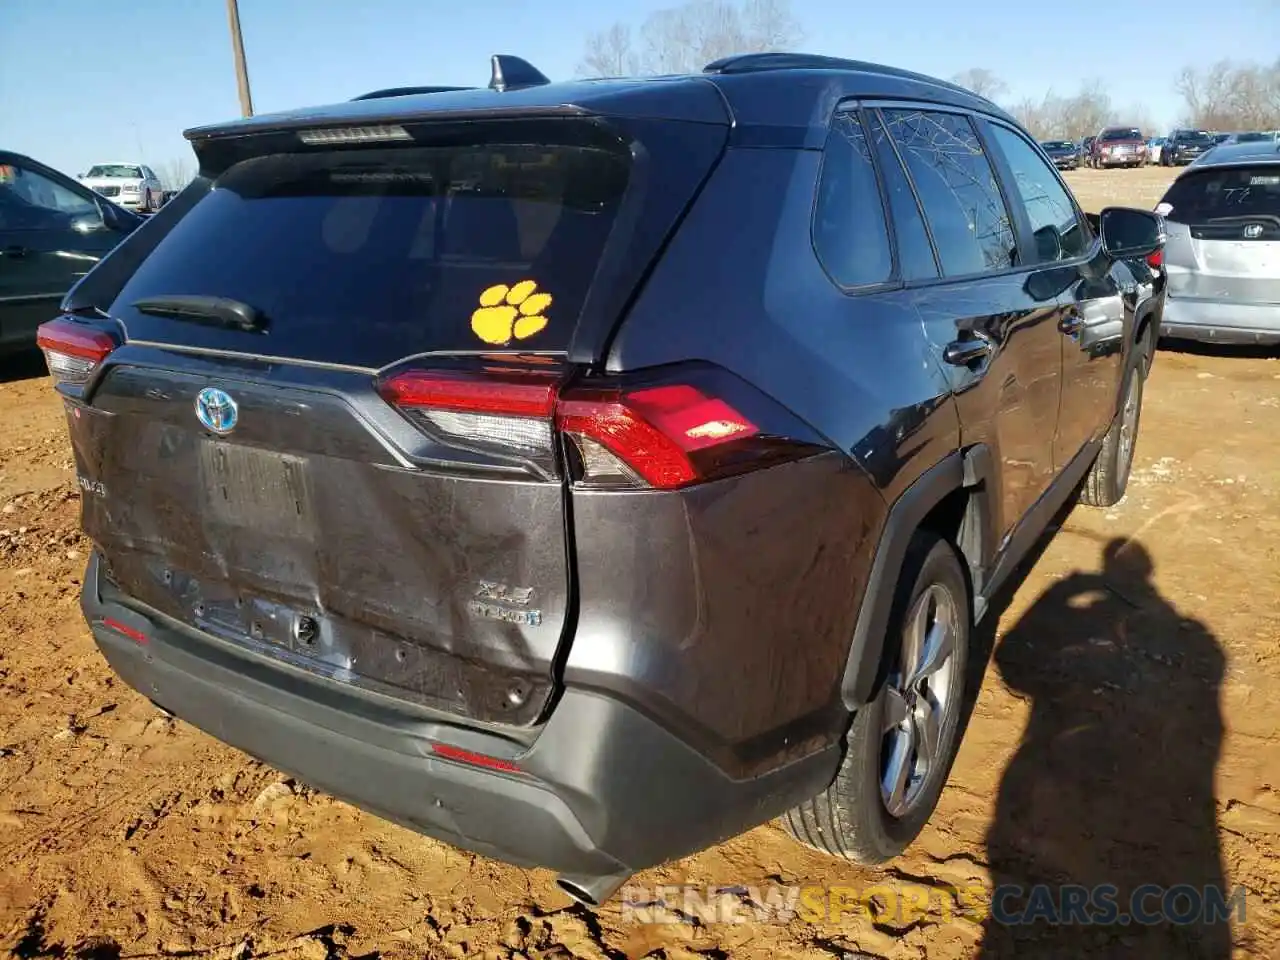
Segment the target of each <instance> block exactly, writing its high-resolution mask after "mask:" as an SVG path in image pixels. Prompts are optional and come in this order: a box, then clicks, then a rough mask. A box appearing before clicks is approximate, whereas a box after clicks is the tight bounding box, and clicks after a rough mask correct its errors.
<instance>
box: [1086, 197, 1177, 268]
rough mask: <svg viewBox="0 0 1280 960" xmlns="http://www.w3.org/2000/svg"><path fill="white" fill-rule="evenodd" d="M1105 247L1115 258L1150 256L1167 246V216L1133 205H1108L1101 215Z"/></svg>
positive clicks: (1101, 231)
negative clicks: (1165, 224)
mask: <svg viewBox="0 0 1280 960" xmlns="http://www.w3.org/2000/svg"><path fill="white" fill-rule="evenodd" d="M1098 224H1099V229H1098V232H1099V233H1100V234H1101V235H1102V250H1103V252H1104V253H1106V255H1107V256H1108V257H1110V258H1111V259H1113V260H1133V259H1139V258H1141V257H1146V256H1149V255H1151V254H1153V253H1155V252H1156V251H1157V250H1159V249H1160V248H1161V247H1163V246H1164V244H1165V240H1166V239H1168V236H1167V234H1166V232H1165V226H1164V218H1163V217H1161V216H1160V215H1159V214H1156V213H1151V212H1150V211H1147V210H1138V209H1135V208H1133V207H1107V208H1106V209H1105V210H1103V211H1102V213H1101V214H1099V215H1098Z"/></svg>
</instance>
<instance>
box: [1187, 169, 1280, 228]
mask: <svg viewBox="0 0 1280 960" xmlns="http://www.w3.org/2000/svg"><path fill="white" fill-rule="evenodd" d="M1163 202H1164V203H1166V204H1168V205H1169V207H1170V209H1169V211H1168V213H1167V214H1166V216H1167V217H1168V218H1169V219H1170V220H1174V221H1176V222H1178V223H1190V224H1201V223H1210V222H1212V221H1214V220H1221V219H1235V218H1237V217H1258V216H1265V217H1280V164H1278V165H1275V166H1258V167H1238V168H1227V169H1218V170H1214V169H1207V170H1201V171H1198V172H1195V173H1189V174H1185V175H1183V176H1181V177H1179V178H1178V179H1177V180H1175V181H1174V182H1173V186H1171V187H1170V188H1169V190H1168V192H1167V193H1166V194H1165V195H1164V200H1163Z"/></svg>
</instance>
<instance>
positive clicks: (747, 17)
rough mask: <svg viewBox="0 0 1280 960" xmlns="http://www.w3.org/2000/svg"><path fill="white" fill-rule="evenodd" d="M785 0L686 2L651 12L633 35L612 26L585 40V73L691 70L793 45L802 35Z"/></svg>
mask: <svg viewBox="0 0 1280 960" xmlns="http://www.w3.org/2000/svg"><path fill="white" fill-rule="evenodd" d="M802 37H803V32H802V30H801V28H800V25H799V22H798V21H797V20H796V19H795V17H794V16H792V13H791V5H790V0H742V2H741V3H734V2H730V0H687V2H685V3H683V4H681V5H679V6H674V7H666V8H664V9H661V10H656V11H654V12H653V13H652V14H650V15H649V17H648V18H647V19H646V20H645V21H644V23H643V24H641V26H640V29H639V31H638V37H635V38H633V36H632V33H631V30H630V28H629V27H628V26H626V25H625V24H615V25H614V26H612V27H610V28H609V29H607V30H603V31H600V32H599V33H594V34H592V35H591V36H589V37H588V38H587V45H586V53H585V55H584V56H583V59H582V63H581V64H580V66H579V68H578V69H579V72H580V73H581V74H583V75H585V76H593V77H599V76H620V75H628V74H630V75H636V74H670V73H697V72H698V71H700V70H702V68H703V67H704V66H706V65H707V64H708V63H710V62H711V61H712V60H718V59H720V58H721V57H727V56H730V55H732V54H736V53H763V52H768V51H778V50H787V49H792V48H794V47H795V46H796V45H797V44H798V43H799V42H800V41H801V39H802Z"/></svg>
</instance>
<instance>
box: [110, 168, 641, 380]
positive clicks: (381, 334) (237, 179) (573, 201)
mask: <svg viewBox="0 0 1280 960" xmlns="http://www.w3.org/2000/svg"><path fill="white" fill-rule="evenodd" d="M628 174H629V155H628V154H627V153H626V152H625V150H623V149H622V148H621V147H619V148H618V149H616V150H615V149H611V148H609V147H600V146H594V145H592V146H583V145H536V144H527V143H484V144H479V145H469V146H439V147H428V146H405V147H396V148H373V149H368V148H366V149H348V150H324V151H318V152H308V153H303V154H278V155H271V156H265V157H260V158H257V159H253V160H248V161H245V162H242V163H240V164H238V165H236V166H234V167H232V168H231V169H230V170H228V171H227V172H226V173H225V174H223V175H222V176H221V177H220V178H219V179H218V180H217V182H216V183H215V184H214V188H213V189H212V190H211V191H210V192H209V193H208V194H207V195H206V196H205V197H204V198H203V199H201V200H200V201H199V202H198V203H197V204H196V205H195V206H194V207H193V208H192V209H191V211H190V212H189V213H187V214H186V216H184V217H183V218H182V219H181V220H180V221H178V222H177V223H176V224H175V225H174V227H173V229H172V231H171V232H170V233H169V234H168V235H167V236H166V237H165V239H164V240H163V241H162V242H161V243H160V245H159V246H158V247H157V248H156V249H155V251H154V252H153V253H152V254H151V255H150V256H149V257H148V258H147V259H146V260H145V261H144V262H143V263H142V264H141V266H140V267H139V268H138V270H137V271H136V272H135V273H134V274H133V276H132V277H131V278H130V279H129V281H128V282H127V283H126V284H125V286H124V287H123V289H121V291H120V292H119V294H118V296H117V297H116V299H115V302H114V303H113V304H112V307H111V312H112V313H113V314H115V315H117V316H129V315H130V314H131V308H130V304H132V303H134V302H136V301H138V300H140V299H142V298H152V297H162V296H166V295H203V296H218V297H229V298H232V299H235V300H239V301H242V302H244V303H246V304H248V305H250V306H252V307H253V308H255V309H256V310H258V311H260V312H261V313H262V314H263V315H265V317H266V318H267V322H268V324H269V327H270V330H271V336H272V339H273V349H279V348H280V347H281V346H282V344H281V342H280V341H281V338H283V339H284V340H285V341H287V342H288V343H289V344H290V345H291V346H290V347H289V348H288V352H290V353H295V354H296V353H297V352H298V351H297V350H296V349H294V347H293V346H292V345H296V344H309V346H308V347H307V348H306V351H305V352H306V353H307V355H309V356H316V355H317V352H319V353H320V354H322V355H323V356H324V358H325V359H333V360H342V359H344V354H346V353H347V352H348V351H351V350H352V349H353V348H352V345H353V344H359V343H360V342H361V341H367V340H369V339H376V340H379V341H381V342H383V343H385V344H386V345H387V346H388V348H390V349H392V350H393V351H398V350H401V349H402V350H404V351H405V352H406V353H407V352H416V351H419V350H427V349H450V348H454V349H457V348H468V347H470V348H475V347H481V348H482V347H484V346H485V345H486V344H491V345H509V344H511V343H515V342H520V343H521V345H522V346H527V347H529V348H530V349H553V350H559V349H564V348H565V347H566V346H567V344H568V341H569V338H570V336H571V334H572V331H573V328H574V325H575V321H576V318H577V315H578V313H579V311H580V309H581V306H582V303H583V301H584V299H585V297H586V294H587V290H588V287H589V286H590V284H591V281H592V279H593V277H594V274H595V271H596V267H597V265H598V263H599V260H600V257H601V254H602V251H603V248H604V246H605V242H606V240H607V239H608V237H609V234H610V231H611V229H612V227H613V223H614V219H615V215H616V213H617V210H618V207H619V204H620V202H621V199H622V196H623V194H624V192H625V189H626V186H627V182H628ZM481 311H485V312H481ZM354 352H356V353H366V354H367V353H369V352H370V351H368V350H360V349H355V350H354ZM392 355H403V354H397V353H394V352H393V354H392Z"/></svg>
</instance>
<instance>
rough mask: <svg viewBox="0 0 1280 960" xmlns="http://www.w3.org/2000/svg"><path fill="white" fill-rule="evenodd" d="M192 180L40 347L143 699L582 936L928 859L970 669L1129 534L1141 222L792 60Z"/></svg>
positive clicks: (834, 73)
mask: <svg viewBox="0 0 1280 960" xmlns="http://www.w3.org/2000/svg"><path fill="white" fill-rule="evenodd" d="M187 136H188V138H189V139H190V141H191V143H192V145H193V146H194V149H195V152H196V155H197V158H198V160H199V169H200V176H199V177H198V178H197V180H196V181H195V182H194V183H193V184H192V185H191V186H189V187H188V188H187V189H186V190H184V191H183V193H182V194H181V195H180V196H178V197H177V198H175V199H174V200H173V201H172V202H170V203H169V204H167V205H166V206H164V207H163V208H161V210H160V211H159V212H158V213H157V214H156V215H155V216H154V217H153V218H152V219H151V220H150V221H149V222H148V224H147V225H146V227H145V228H144V229H142V230H139V231H138V232H137V234H136V235H135V236H134V237H133V238H132V239H130V240H129V241H126V243H125V244H123V245H122V246H121V247H119V248H118V249H117V250H116V252H114V253H113V254H112V255H111V256H110V257H108V258H107V259H106V260H104V261H103V262H102V264H101V265H100V266H99V267H97V268H96V269H95V270H94V271H93V272H92V273H91V274H90V275H89V276H88V277H86V278H85V280H84V281H82V282H81V283H80V284H79V285H78V286H77V287H76V289H75V290H73V291H72V293H71V294H70V296H69V297H68V298H67V300H66V302H65V303H64V305H63V307H64V311H65V312H64V315H63V316H62V317H60V318H59V319H57V320H55V321H52V322H50V323H48V324H46V325H45V326H44V327H43V328H42V330H41V343H42V345H43V346H44V349H45V353H46V356H47V357H48V361H49V366H50V369H51V370H52V371H53V374H54V378H55V382H56V388H57V390H58V391H59V393H60V394H61V396H62V397H63V399H64V400H65V404H66V407H67V411H68V416H67V424H68V427H69V430H70V433H71V440H72V443H73V445H74V450H75V459H76V468H77V470H78V472H79V477H80V484H81V487H82V488H83V490H84V495H83V498H82V503H83V523H84V527H85V530H86V531H87V532H88V534H89V536H90V537H91V538H92V540H93V543H94V550H93V555H92V560H91V561H90V564H89V569H88V571H87V573H86V576H85V579H84V589H83V600H82V602H83V608H84V613H85V616H86V618H87V619H88V621H89V623H90V625H91V626H92V629H93V633H94V636H95V638H96V640H97V642H98V644H99V645H100V647H101V649H102V651H103V653H104V654H105V655H106V657H107V659H108V660H109V661H110V663H111V665H112V666H113V667H114V668H115V670H116V671H117V672H118V673H119V674H120V676H122V677H123V678H124V679H125V681H127V682H128V683H129V684H130V685H132V686H133V687H134V688H135V689H137V690H139V691H141V692H142V693H143V694H144V695H145V696H147V697H150V698H152V699H153V700H155V701H156V702H157V703H159V704H161V705H162V706H164V707H165V708H166V709H168V710H170V711H172V712H174V713H176V714H178V715H179V716H180V717H183V718H185V719H187V720H189V721H190V722H192V723H193V724H195V725H196V726H198V727H201V728H202V729H204V730H207V731H209V732H210V733H211V734H213V735H214V736H216V737H219V738H221V739H222V740H225V741H227V742H228V743H231V744H234V745H236V746H238V747H240V748H242V749H244V750H245V751H247V752H248V753H250V754H253V755H255V756H257V757H260V758H262V759H264V760H265V761H267V762H269V763H271V764H273V765H275V766H277V767H279V768H280V769H282V770H285V771H288V772H290V773H292V774H294V775H296V776H298V777H299V778H301V779H302V780H304V781H306V782H309V783H312V784H314V785H316V786H318V787H320V788H322V789H325V790H328V791H331V792H332V793H334V794H335V795H337V796H340V797H345V798H348V799H350V800H352V801H353V802H355V803H357V804H359V805H361V806H363V807H365V808H367V809H369V810H371V811H373V812H375V813H377V814H379V815H381V816H384V817H387V818H389V819H391V820H395V821H397V822H399V823H402V824H406V825H408V826H409V827H411V828H413V829H416V830H420V831H422V832H423V833H425V834H428V835H430V836H433V837H437V838H440V839H442V840H445V841H448V842H450V843H453V844H456V845H458V846H460V847H464V848H466V849H469V850H473V851H477V852H479V853H483V854H486V855H490V856H494V857H498V858H501V859H504V860H508V861H511V862H514V863H518V864H526V865H538V866H544V867H550V868H554V869H555V870H557V871H559V872H560V874H561V884H562V885H563V887H564V889H565V890H567V891H569V892H570V893H571V894H572V895H573V896H575V897H578V898H579V899H580V900H582V901H584V902H586V903H588V904H596V903H599V902H601V901H602V900H604V899H606V898H608V897H609V896H610V895H611V894H612V893H613V892H614V891H616V890H617V889H618V887H619V886H620V885H621V884H622V883H623V882H624V881H625V879H626V877H627V876H628V875H629V874H630V873H631V872H632V871H635V870H638V869H641V868H645V867H650V866H653V865H655V864H659V863H662V862H664V861H668V860H672V859H674V858H678V857H682V856H684V855H686V854H689V853H692V852H694V851H696V850H699V849H701V848H703V847H706V846H708V845H711V844H714V843H716V842H718V841H720V840H723V839H726V838H728V837H730V836H733V835H734V834H736V833H739V832H741V831H744V830H746V829H748V828H750V827H753V826H755V825H757V824H760V823H763V822H765V821H767V820H769V819H771V818H774V817H779V816H785V818H786V822H787V823H788V824H789V826H790V829H791V830H792V832H793V833H794V834H795V835H796V836H797V837H799V838H800V839H801V840H803V841H804V842H806V843H810V844H813V845H815V846H817V847H819V848H822V849H824V850H827V851H829V852H831V853H833V854H837V855H841V856H847V857H851V858H853V859H856V860H860V861H864V862H875V861H880V860H884V859H886V858H889V857H893V856H895V855H896V854H898V853H899V852H900V851H901V850H903V848H904V847H905V846H906V845H907V844H908V843H910V842H911V840H912V839H913V838H914V837H915V836H916V834H917V833H918V831H919V830H920V829H921V827H922V826H923V824H924V823H925V821H926V819H927V818H928V817H929V815H930V813H931V812H932V810H933V808H934V805H935V803H936V801H937V798H938V795H939V793H940V792H941V790H942V788H943V784H944V782H945V781H946V778H947V775H948V771H949V769H950V766H951V762H952V758H953V757H954V756H955V752H956V748H957V745H958V743H959V739H960V735H961V716H962V712H963V711H962V709H961V704H962V701H963V699H964V696H965V689H964V678H965V675H966V671H965V667H966V662H967V660H968V657H969V647H970V637H971V634H972V630H973V627H974V624H975V623H977V622H978V621H979V620H980V619H981V618H982V617H983V616H984V615H985V614H986V612H987V610H988V607H989V606H990V604H991V601H992V598H993V596H995V595H996V591H997V590H999V588H1000V586H1001V585H1002V584H1003V583H1004V582H1005V581H1006V580H1007V578H1008V577H1009V575H1010V574H1011V572H1012V571H1013V570H1014V569H1015V567H1016V566H1017V565H1018V563H1019V561H1021V560H1022V559H1023V558H1024V557H1025V556H1026V555H1027V553H1028V551H1029V550H1030V548H1031V547H1032V546H1033V545H1034V544H1035V542H1036V541H1037V539H1038V538H1039V537H1040V536H1041V535H1042V534H1043V532H1044V531H1045V529H1046V525H1047V524H1048V523H1049V521H1050V519H1051V517H1053V515H1054V514H1055V513H1056V511H1058V510H1059V508H1060V507H1062V506H1063V505H1064V504H1066V503H1067V502H1068V501H1070V500H1071V499H1072V498H1073V497H1076V496H1077V495H1079V496H1080V497H1082V498H1083V499H1084V500H1085V501H1086V502H1088V503H1091V504H1098V505H1107V504H1112V503H1115V502H1116V501H1117V500H1119V499H1120V498H1121V497H1122V496H1123V495H1124V491H1125V485H1126V482H1127V480H1128V476H1129V467H1130V464H1131V463H1132V459H1133V450H1134V443H1135V440H1136V436H1137V430H1138V423H1139V414H1140V410H1141V403H1142V391H1143V382H1144V378H1145V376H1146V373H1147V369H1148V365H1149V363H1150V361H1151V356H1152V353H1151V344H1152V342H1153V341H1154V339H1155V337H1156V336H1157V334H1158V331H1159V327H1160V317H1161V310H1162V304H1163V290H1162V286H1161V284H1162V276H1161V275H1160V274H1159V273H1158V272H1156V271H1153V270H1152V269H1151V268H1150V267H1149V266H1148V264H1147V263H1146V260H1145V259H1144V258H1146V257H1148V256H1151V255H1153V254H1155V253H1158V251H1159V249H1160V246H1161V244H1162V243H1163V234H1162V230H1163V224H1162V221H1161V219H1160V218H1159V217H1158V216H1156V215H1155V214H1153V213H1151V212H1148V211H1142V210H1130V209H1123V208H1112V209H1108V210H1104V211H1102V213H1101V214H1100V216H1097V217H1088V216H1085V215H1084V214H1083V213H1082V212H1081V211H1080V209H1079V208H1078V207H1077V205H1076V203H1075V200H1074V199H1073V198H1072V195H1071V192H1070V191H1069V190H1068V189H1067V187H1066V185H1065V184H1064V183H1063V181H1062V179H1061V178H1060V176H1059V174H1058V172H1057V171H1056V170H1055V169H1054V166H1053V162H1052V161H1051V160H1050V159H1049V158H1048V157H1047V156H1046V155H1045V153H1044V151H1043V150H1042V149H1041V148H1040V146H1039V145H1038V144H1037V143H1036V141H1035V140H1034V139H1032V138H1031V137H1029V136H1028V135H1027V133H1026V132H1025V131H1024V130H1022V129H1021V128H1020V127H1019V126H1018V124H1017V123H1016V122H1015V121H1014V120H1013V119H1012V118H1010V117H1009V116H1008V115H1007V114H1006V113H1004V112H1003V111H1002V110H1000V109H999V108H998V107H997V106H995V105H994V104H992V103H990V102H989V101H987V100H984V99H981V98H979V97H976V96H974V95H973V94H971V93H969V92H967V91H965V90H962V89H960V88H958V87H956V86H954V85H952V84H948V83H944V82H941V81H938V80H934V79H931V78H929V77H925V76H921V75H919V74H914V73H908V72H906V71H903V70H897V69H893V68H890V67H884V66H878V65H875V64H868V63H860V62H855V61H847V60H833V59H830V58H825V57H812V56H802V55H784V54H774V55H754V56H741V57H732V58H729V59H725V60H721V61H718V62H716V63H713V64H710V65H709V66H708V67H707V68H706V70H705V71H704V72H702V73H700V74H696V75H691V76H684V77H678V78H663V79H655V80H626V79H623V80H603V81H591V82H575V83H563V84H552V83H550V82H548V81H547V80H546V78H545V77H543V76H542V75H541V74H540V73H538V72H537V71H536V70H534V69H533V68H532V67H531V66H530V65H529V64H527V63H525V62H524V61H521V60H517V59H515V58H504V57H500V58H496V60H495V69H494V71H493V80H492V81H491V83H490V85H489V87H488V88H487V89H471V90H434V91H425V92H418V91H410V92H403V91H390V92H386V93H385V94H380V95H373V96H368V97H364V98H361V99H359V100H356V101H351V102H347V103H340V104H336V105H333V106H329V107H323V108H319V109H314V110H302V111H298V112H296V113H286V114H275V115H272V116H262V117H256V118H252V119H246V120H236V121H234V122H231V123H226V124H219V125H215V126H208V127H202V128H199V129H196V130H192V131H189V132H188V134H187Z"/></svg>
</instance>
